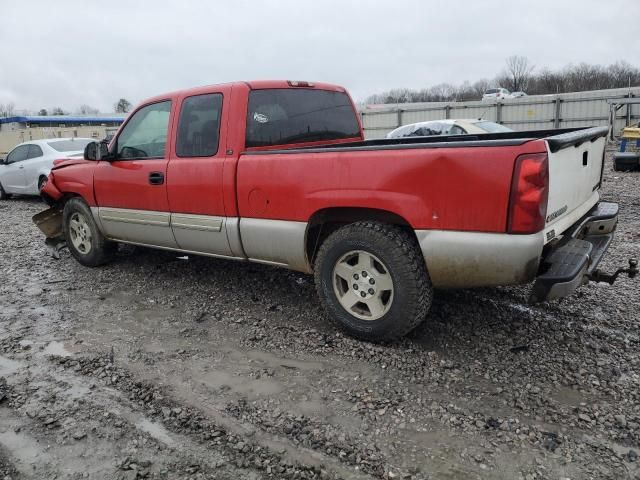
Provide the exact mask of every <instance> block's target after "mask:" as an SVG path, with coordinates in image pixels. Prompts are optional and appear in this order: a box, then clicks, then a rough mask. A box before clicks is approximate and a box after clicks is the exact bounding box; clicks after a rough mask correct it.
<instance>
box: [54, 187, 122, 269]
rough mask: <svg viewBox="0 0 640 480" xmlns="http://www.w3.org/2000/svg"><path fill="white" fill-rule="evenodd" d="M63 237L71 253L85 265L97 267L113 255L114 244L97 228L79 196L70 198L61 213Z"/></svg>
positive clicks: (89, 211)
mask: <svg viewBox="0 0 640 480" xmlns="http://www.w3.org/2000/svg"><path fill="white" fill-rule="evenodd" d="M62 224H63V227H64V237H65V240H66V242H67V247H69V251H70V252H71V255H73V256H74V257H75V259H76V260H78V262H80V263H81V264H82V265H85V266H87V267H97V266H98V265H102V264H103V263H106V262H108V261H109V260H111V258H112V257H113V254H114V253H115V250H116V244H115V243H113V242H110V241H109V240H107V239H106V238H105V237H104V235H102V233H101V232H100V230H98V226H97V225H96V222H95V221H94V220H93V215H92V214H91V210H89V207H88V206H87V204H86V203H85V202H84V201H83V200H82V199H80V198H72V199H70V200H69V201H68V202H67V203H66V204H65V206H64V211H63V214H62Z"/></svg>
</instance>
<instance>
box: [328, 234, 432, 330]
mask: <svg viewBox="0 0 640 480" xmlns="http://www.w3.org/2000/svg"><path fill="white" fill-rule="evenodd" d="M315 281H316V288H317V290H318V294H319V296H320V299H321V301H322V303H323V305H324V307H325V309H326V311H327V314H328V316H329V319H330V320H331V321H332V322H333V323H335V324H336V325H337V326H338V327H340V328H341V329H342V330H344V331H346V332H347V333H348V334H350V335H353V336H355V337H358V338H362V339H365V340H373V341H379V340H393V339H396V338H399V337H402V336H404V335H406V334H407V333H409V332H410V331H411V330H413V329H414V328H415V327H417V326H418V325H419V324H420V323H421V322H422V321H423V320H424V319H425V317H426V315H427V313H428V311H429V308H430V307H431V299H432V297H433V289H432V286H431V281H430V279H429V275H428V273H427V269H426V266H425V262H424V258H423V256H422V252H421V251H420V248H419V246H418V243H417V241H416V240H415V238H413V237H412V236H411V235H409V234H408V233H407V232H406V231H404V230H402V229H401V228H399V227H396V226H393V225H387V224H384V223H379V222H357V223H353V224H350V225H347V226H345V227H342V228H340V229H339V230H337V231H335V232H334V233H332V234H331V235H330V236H329V237H328V238H327V239H326V240H325V241H324V243H323V244H322V246H321V247H320V250H319V252H318V255H317V258H316V261H315Z"/></svg>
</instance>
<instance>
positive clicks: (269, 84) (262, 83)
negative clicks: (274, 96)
mask: <svg viewBox="0 0 640 480" xmlns="http://www.w3.org/2000/svg"><path fill="white" fill-rule="evenodd" d="M296 83H298V84H299V85H295V84H296ZM240 85H243V86H247V87H249V89H250V90H265V89H272V88H291V89H299V88H308V89H314V90H330V91H334V92H346V90H345V88H344V87H341V86H340V85H334V84H331V83H321V82H307V81H302V80H251V81H245V82H228V83H217V84H211V85H203V86H200V87H192V88H185V89H181V90H175V91H173V92H167V93H163V94H160V95H155V96H153V97H150V98H147V99H145V100H143V101H142V102H140V103H141V104H144V103H151V102H155V101H160V100H165V99H167V98H170V97H175V96H177V95H187V96H190V95H199V94H202V93H208V92H210V91H211V90H212V89H216V88H224V89H229V88H231V87H234V86H240Z"/></svg>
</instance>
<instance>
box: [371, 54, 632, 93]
mask: <svg viewBox="0 0 640 480" xmlns="http://www.w3.org/2000/svg"><path fill="white" fill-rule="evenodd" d="M629 86H640V69H639V68H637V67H634V66H632V65H630V64H629V63H627V62H624V61H618V62H616V63H614V64H611V65H608V66H602V65H590V64H587V63H580V64H578V65H568V66H566V67H564V68H562V69H559V70H551V69H549V68H542V69H540V70H539V71H536V69H535V66H534V65H532V64H531V63H530V62H529V60H528V59H527V58H526V57H522V56H517V55H514V56H511V57H509V58H507V59H506V61H505V66H504V69H503V70H502V71H501V72H500V73H499V74H498V75H496V77H495V78H494V79H487V78H483V79H480V80H477V81H476V82H474V83H470V82H468V81H465V82H464V83H462V84H460V85H452V84H450V83H440V84H438V85H434V86H432V87H429V88H422V89H419V90H414V89H410V88H395V89H392V90H389V91H387V92H382V93H376V94H374V95H371V96H369V97H367V99H366V100H365V103H370V104H371V103H411V102H465V101H472V100H480V99H481V98H482V95H483V94H484V93H485V92H486V91H487V89H489V88H498V87H502V88H506V89H508V90H510V91H512V92H516V91H522V92H525V93H527V95H546V94H555V93H567V92H584V91H587V90H604V89H609V88H626V87H629Z"/></svg>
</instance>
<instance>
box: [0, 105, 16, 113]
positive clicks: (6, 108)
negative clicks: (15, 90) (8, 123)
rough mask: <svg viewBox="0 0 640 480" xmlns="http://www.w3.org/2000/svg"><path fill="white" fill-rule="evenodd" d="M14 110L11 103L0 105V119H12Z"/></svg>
mask: <svg viewBox="0 0 640 480" xmlns="http://www.w3.org/2000/svg"><path fill="white" fill-rule="evenodd" d="M15 108H16V106H15V104H14V103H13V102H9V103H0V117H13V115H14V113H15Z"/></svg>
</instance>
